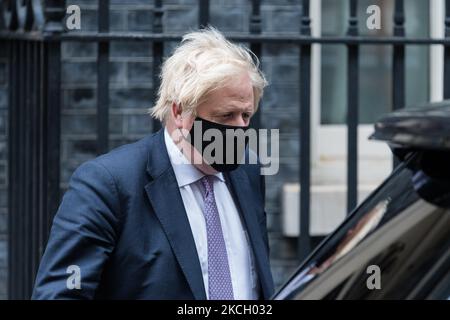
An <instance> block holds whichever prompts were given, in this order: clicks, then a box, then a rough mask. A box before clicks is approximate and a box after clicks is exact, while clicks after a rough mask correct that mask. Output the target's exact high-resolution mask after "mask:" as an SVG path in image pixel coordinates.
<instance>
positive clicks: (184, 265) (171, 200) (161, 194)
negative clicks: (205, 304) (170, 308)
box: [145, 129, 206, 300]
mask: <svg viewBox="0 0 450 320" xmlns="http://www.w3.org/2000/svg"><path fill="white" fill-rule="evenodd" d="M152 143H153V145H152V146H151V147H150V148H149V149H150V152H149V161H148V165H147V171H148V172H149V174H150V175H151V176H152V178H153V181H151V182H150V183H148V184H147V185H146V186H145V191H146V193H147V196H148V198H149V200H150V202H151V204H152V207H153V209H154V211H155V214H156V216H157V218H158V219H159V221H160V223H161V226H162V228H163V230H164V232H165V234H166V236H167V239H168V241H169V243H170V246H171V247H172V250H173V252H174V254H175V257H176V259H177V261H178V263H179V265H180V267H181V270H182V271H183V273H184V275H185V277H186V280H187V282H188V284H189V286H190V288H191V290H192V293H193V295H194V297H195V299H200V300H205V299H206V293H205V287H204V284H203V277H202V271H201V267H200V262H199V260H198V254H197V249H196V247H195V242H194V238H193V236H192V231H191V227H190V224H189V220H188V218H187V214H186V211H185V208H184V205H183V199H182V198H181V194H180V191H179V188H178V184H177V181H176V178H175V173H174V172H173V169H172V166H171V164H170V160H169V157H168V154H167V149H166V146H165V143H164V129H161V130H160V131H159V132H158V133H156V135H155V136H154V138H153V139H152Z"/></svg>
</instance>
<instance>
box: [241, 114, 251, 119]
mask: <svg viewBox="0 0 450 320" xmlns="http://www.w3.org/2000/svg"><path fill="white" fill-rule="evenodd" d="M242 116H243V117H244V119H250V114H249V113H244V114H243V115H242Z"/></svg>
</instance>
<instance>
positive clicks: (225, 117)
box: [222, 113, 233, 119]
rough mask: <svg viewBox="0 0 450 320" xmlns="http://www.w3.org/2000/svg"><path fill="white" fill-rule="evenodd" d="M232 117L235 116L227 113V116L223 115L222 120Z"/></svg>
mask: <svg viewBox="0 0 450 320" xmlns="http://www.w3.org/2000/svg"><path fill="white" fill-rule="evenodd" d="M232 116H233V114H232V113H226V114H223V115H222V118H224V119H228V118H231V117H232Z"/></svg>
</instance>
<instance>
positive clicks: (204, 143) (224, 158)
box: [189, 117, 248, 172]
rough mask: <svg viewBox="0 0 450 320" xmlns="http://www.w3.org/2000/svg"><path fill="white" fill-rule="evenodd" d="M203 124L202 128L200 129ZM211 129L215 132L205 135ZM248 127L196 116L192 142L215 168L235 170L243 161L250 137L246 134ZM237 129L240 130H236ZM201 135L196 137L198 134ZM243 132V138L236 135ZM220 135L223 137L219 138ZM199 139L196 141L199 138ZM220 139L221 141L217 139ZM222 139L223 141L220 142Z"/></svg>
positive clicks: (224, 170) (218, 169) (220, 170)
mask: <svg viewBox="0 0 450 320" xmlns="http://www.w3.org/2000/svg"><path fill="white" fill-rule="evenodd" d="M200 125H201V130H199V129H200ZM209 129H215V131H214V133H215V134H211V133H210V135H208V134H207V135H206V136H205V132H207V131H208V130H209ZM247 129H248V126H247V127H239V126H229V125H225V124H220V123H216V122H211V121H208V120H205V119H202V118H200V117H196V118H195V122H194V125H193V126H192V129H191V131H190V132H189V134H190V138H191V140H190V143H191V144H192V145H193V146H194V147H195V149H197V151H198V152H199V153H200V154H201V155H202V157H203V159H204V160H205V161H206V163H208V164H209V165H210V166H211V167H212V168H213V169H214V170H216V171H219V172H226V171H232V170H235V169H236V168H237V167H238V166H239V164H241V163H242V161H243V157H244V154H245V149H246V147H247V144H248V137H247V136H246V135H245V132H246V131H247ZM236 130H238V131H237V132H236ZM198 134H199V135H201V136H200V137H198V138H197V137H196V135H198ZM235 134H236V135H239V136H240V135H241V134H243V135H242V136H240V137H242V138H237V136H236V135H235ZM216 136H220V138H221V139H218V137H216ZM196 138H197V139H198V141H196V140H197V139H196ZM216 139H218V140H219V141H216ZM220 140H221V141H222V143H220Z"/></svg>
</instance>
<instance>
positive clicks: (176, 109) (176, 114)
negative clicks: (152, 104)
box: [171, 102, 183, 129]
mask: <svg viewBox="0 0 450 320" xmlns="http://www.w3.org/2000/svg"><path fill="white" fill-rule="evenodd" d="M171 112H172V118H173V120H174V123H175V126H176V127H177V128H178V129H181V128H183V117H182V115H181V114H182V113H183V110H182V108H181V105H179V104H176V103H175V102H172V109H171Z"/></svg>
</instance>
